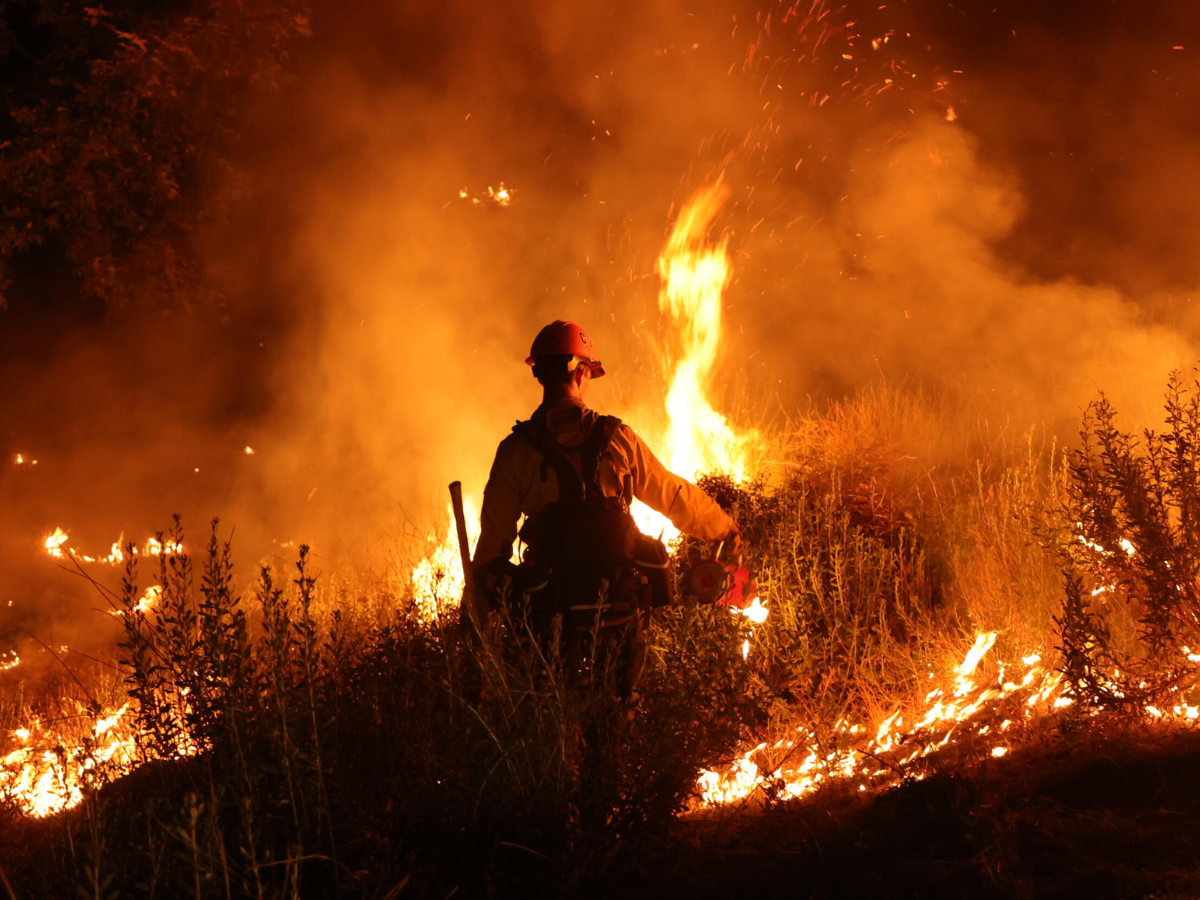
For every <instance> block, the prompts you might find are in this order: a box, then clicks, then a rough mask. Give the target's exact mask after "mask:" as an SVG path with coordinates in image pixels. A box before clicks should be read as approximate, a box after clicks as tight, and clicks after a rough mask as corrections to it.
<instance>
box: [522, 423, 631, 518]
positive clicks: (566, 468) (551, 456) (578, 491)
mask: <svg viewBox="0 0 1200 900" xmlns="http://www.w3.org/2000/svg"><path fill="white" fill-rule="evenodd" d="M620 427H621V420H620V419H618V418H617V417H616V416H602V417H601V418H600V420H599V421H598V422H597V423H596V425H595V427H594V428H593V429H592V433H591V434H590V435H588V439H587V440H586V441H584V442H583V443H582V444H580V445H579V447H578V448H577V449H578V452H579V461H580V467H579V468H576V467H575V462H574V460H572V459H571V455H570V453H569V452H568V451H567V449H566V448H564V447H563V446H562V444H560V443H559V442H558V441H556V440H555V439H554V436H553V435H552V434H551V433H550V429H549V428H547V427H546V423H545V422H544V421H539V420H532V419H531V420H529V421H527V422H518V423H517V424H516V425H514V426H513V434H515V435H517V437H519V438H521V439H522V440H523V441H525V442H526V443H527V444H529V446H531V447H533V449H534V450H536V451H537V452H538V453H540V454H541V456H542V460H543V463H544V464H545V465H548V466H550V468H552V469H554V474H555V475H556V476H558V492H559V497H560V499H566V500H575V501H576V502H578V503H579V504H581V505H582V504H583V503H586V502H587V501H588V500H589V499H590V498H592V497H599V496H600V487H599V485H598V484H597V483H596V477H597V475H598V474H599V471H600V460H601V459H603V458H604V454H605V453H606V452H607V451H608V446H609V444H611V443H612V439H613V436H614V435H615V434H616V433H617V429H618V428H620ZM580 469H582V472H580Z"/></svg>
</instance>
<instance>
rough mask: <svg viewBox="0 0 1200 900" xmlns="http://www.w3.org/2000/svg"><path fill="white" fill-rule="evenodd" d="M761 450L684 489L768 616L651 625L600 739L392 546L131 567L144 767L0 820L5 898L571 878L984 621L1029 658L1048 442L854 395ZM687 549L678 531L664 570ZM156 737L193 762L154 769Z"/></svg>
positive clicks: (909, 678) (886, 693)
mask: <svg viewBox="0 0 1200 900" xmlns="http://www.w3.org/2000/svg"><path fill="white" fill-rule="evenodd" d="M964 423H966V424H964ZM770 445H771V447H772V450H771V456H772V458H773V459H774V466H773V469H772V477H771V478H770V480H769V481H764V482H761V483H757V484H751V485H748V486H746V485H744V486H735V485H733V484H731V483H729V482H728V481H723V480H721V479H713V480H710V481H709V482H707V484H706V487H707V488H708V489H709V490H710V491H712V492H713V493H714V494H715V495H717V496H718V497H719V498H720V499H721V501H722V502H724V503H725V504H726V505H728V506H730V507H731V508H732V510H733V512H734V514H735V517H736V518H737V519H738V520H739V522H740V523H741V525H742V527H743V529H744V532H745V535H746V539H747V548H748V559H749V562H750V564H751V566H752V567H753V568H754V569H755V570H756V571H757V572H758V574H759V577H760V580H761V583H762V585H763V587H764V590H765V595H766V596H767V598H768V600H769V603H770V607H771V616H770V618H769V619H768V621H767V623H766V624H764V625H762V626H758V627H756V628H755V629H754V635H753V645H754V649H753V652H752V653H751V654H750V656H749V658H748V659H747V660H743V658H742V645H743V641H745V640H746V639H747V638H748V637H750V630H751V626H750V624H749V623H748V622H746V621H745V620H742V619H741V618H740V617H735V616H731V615H729V613H728V612H726V611H723V610H715V609H695V608H677V609H671V610H666V611H663V612H661V613H659V614H656V619H655V623H654V626H653V630H652V635H651V643H652V652H651V655H650V665H649V669H648V671H647V674H646V677H645V680H644V682H643V686H642V689H641V692H642V694H643V695H644V700H643V703H642V705H641V707H640V708H639V709H638V711H637V713H636V715H635V717H634V719H633V721H632V723H629V724H626V723H625V722H624V721H623V720H622V717H621V716H615V715H614V707H613V703H612V700H611V698H612V696H613V694H614V689H613V685H612V680H611V672H610V671H609V670H608V668H607V667H606V666H605V665H604V664H603V662H602V661H601V663H600V664H598V665H597V666H596V667H594V668H593V669H591V670H590V671H589V674H588V675H587V677H585V678H582V679H568V678H567V673H565V672H564V670H563V661H562V658H561V654H560V653H558V652H557V648H555V647H545V646H542V645H540V644H539V643H538V642H537V641H536V640H534V639H533V637H532V635H531V634H530V631H529V629H528V626H527V625H526V623H525V622H524V620H523V618H522V616H521V614H520V613H519V612H514V613H513V614H512V615H511V616H510V617H508V618H507V619H505V620H504V621H502V622H500V623H497V624H496V625H495V627H494V628H493V629H492V631H490V632H489V634H487V635H485V636H484V638H483V639H482V640H478V639H475V640H465V639H464V638H463V636H462V634H461V633H460V631H459V630H458V628H457V627H456V626H455V625H452V624H450V622H449V621H448V620H447V619H441V620H436V621H429V620H428V619H422V618H421V616H419V615H417V614H416V612H417V611H416V610H415V609H414V607H413V604H412V598H411V593H410V591H409V589H408V585H407V582H406V580H405V579H406V574H407V572H408V571H410V570H411V565H412V561H413V557H412V555H411V554H412V553H413V552H414V550H413V549H411V545H410V546H409V547H404V548H401V549H400V550H398V551H397V554H396V556H395V557H394V559H393V560H392V564H391V565H390V566H389V567H388V569H387V570H385V571H384V572H383V573H382V574H380V573H375V574H366V575H364V574H353V573H338V574H335V575H332V576H324V577H323V578H322V579H320V580H318V581H316V582H314V581H313V580H312V578H311V574H310V572H309V568H308V564H307V562H306V561H305V559H304V557H303V556H302V557H301V567H300V568H299V569H296V570H294V571H292V572H290V573H286V574H285V573H280V572H273V571H270V570H265V571H264V572H263V573H262V577H261V578H260V580H259V584H258V585H257V586H256V587H255V588H254V589H253V590H252V591H251V592H249V593H248V594H247V595H246V596H244V597H243V596H239V595H238V593H237V592H236V591H235V590H234V586H233V584H232V582H231V580H230V578H229V572H230V571H231V569H230V557H229V554H230V553H231V549H230V548H229V547H228V546H227V545H225V544H224V543H222V541H221V540H220V539H219V538H218V537H217V536H216V535H217V533H216V532H214V538H213V541H212V542H211V543H210V544H209V546H208V549H207V551H206V553H204V554H201V555H200V557H199V558H197V559H196V560H194V561H191V562H184V561H182V560H179V559H176V560H174V561H171V560H168V561H167V563H166V568H164V569H163V570H162V571H160V572H159V575H158V578H159V580H160V581H161V582H162V584H163V586H164V591H165V593H164V597H165V601H164V605H163V607H162V610H161V611H160V612H159V613H156V614H152V615H150V616H148V617H141V618H139V616H138V615H137V614H131V615H129V616H128V618H127V621H128V623H129V629H128V631H127V636H126V641H125V643H126V647H125V650H124V653H123V654H122V658H123V659H124V660H125V661H126V669H127V671H128V672H129V679H130V680H129V682H128V683H129V686H130V687H131V688H132V689H133V691H134V694H135V696H138V697H140V698H141V699H142V705H141V715H142V720H141V723H140V725H141V727H140V729H139V732H140V735H141V737H140V744H139V748H140V750H139V752H140V753H141V754H142V756H143V757H144V759H145V760H146V764H145V765H144V766H143V767H142V768H141V769H140V770H139V771H138V772H137V773H135V774H134V775H133V776H130V777H126V778H124V779H121V780H119V781H116V782H115V783H113V784H110V785H107V786H102V785H97V786H96V787H95V789H93V790H89V792H88V794H87V797H86V799H85V801H84V803H83V804H82V805H81V806H80V807H79V808H78V809H77V810H76V811H74V812H73V813H70V814H68V815H64V816H62V817H59V818H58V819H56V820H51V821H47V822H41V823H37V822H30V821H28V820H23V819H21V818H20V817H18V816H15V815H13V814H12V812H11V811H10V812H9V813H8V814H7V816H5V815H4V814H2V813H0V866H2V867H3V868H4V870H5V871H6V872H7V873H8V875H9V879H10V880H11V881H12V882H13V886H14V889H15V890H16V891H17V893H18V895H20V896H34V895H36V896H63V897H66V896H68V895H70V896H74V894H75V892H76V888H77V887H78V886H80V885H83V886H84V887H85V888H86V892H87V896H97V897H99V896H109V895H112V896H119V895H125V894H128V893H131V892H137V893H142V894H154V895H157V896H162V897H168V896H188V895H202V896H220V897H244V896H245V897H255V898H266V897H283V896H304V897H321V896H364V897H385V896H387V897H397V896H431V897H433V896H436V897H445V896H446V895H447V894H448V893H450V892H452V891H454V890H456V889H457V890H461V891H463V892H464V894H469V895H511V894H512V893H514V892H517V891H521V892H525V893H528V894H538V893H561V892H573V891H580V890H585V889H586V888H588V887H589V886H590V887H592V888H595V887H596V885H599V884H603V883H604V882H603V881H598V880H597V879H598V878H603V877H612V873H615V872H620V871H626V870H629V868H630V867H631V866H634V867H636V865H637V860H640V859H644V858H645V854H646V853H648V852H649V850H648V848H651V847H656V848H660V849H661V847H663V846H665V845H664V843H663V842H664V841H667V840H668V838H669V836H670V835H671V833H672V826H673V823H674V822H675V821H676V817H677V815H678V813H679V812H680V811H681V810H683V809H685V808H686V807H688V805H689V804H690V803H692V801H693V793H694V790H695V785H696V781H697V777H698V775H699V773H700V772H701V771H702V770H704V769H706V768H710V767H713V766H718V765H720V764H722V763H727V762H729V761H730V760H732V759H734V758H736V757H738V756H740V755H741V753H743V752H744V750H745V749H746V748H747V747H750V746H754V744H756V743H757V742H758V741H760V740H767V741H770V740H774V739H775V738H776V737H778V736H781V735H784V734H786V733H795V731H796V730H797V729H805V730H807V731H808V732H811V733H813V734H815V735H817V736H818V739H819V740H821V741H826V742H829V743H830V744H833V743H836V741H837V736H836V731H837V729H838V727H839V723H844V722H845V721H850V720H852V721H858V722H862V723H867V724H870V723H878V722H879V721H881V720H882V719H884V718H885V717H886V716H888V715H890V714H891V713H893V712H895V711H896V710H897V709H915V708H917V707H918V706H919V705H920V703H921V701H922V699H923V697H924V694H925V692H926V691H927V689H928V679H929V673H930V672H939V673H945V672H949V671H951V670H952V668H953V666H955V665H956V664H957V663H958V662H959V660H960V659H961V656H962V653H963V649H964V647H965V646H969V645H970V644H971V642H972V640H973V639H974V636H975V634H976V632H979V631H999V632H1000V636H999V638H998V643H997V648H999V649H1000V650H1001V651H1002V652H1003V654H1004V656H1005V658H1008V659H1012V658H1014V657H1016V656H1019V655H1021V654H1024V653H1028V652H1030V651H1032V650H1040V651H1041V652H1042V654H1043V655H1044V656H1049V655H1050V654H1051V653H1052V650H1053V647H1054V646H1055V641H1056V634H1055V625H1054V621H1053V616H1054V615H1056V614H1057V613H1058V611H1059V610H1060V608H1061V596H1062V593H1061V582H1060V576H1059V559H1058V557H1056V556H1055V555H1054V554H1053V553H1052V552H1048V551H1047V549H1046V548H1047V546H1049V545H1050V544H1051V543H1052V542H1051V540H1050V538H1049V537H1048V536H1050V535H1052V534H1054V533H1057V531H1059V530H1061V527H1062V522H1063V520H1062V509H1063V498H1064V491H1065V486H1066V480H1065V478H1066V476H1065V472H1064V469H1063V466H1062V462H1061V459H1060V456H1059V454H1058V453H1057V452H1056V450H1055V448H1054V447H1053V446H1052V445H1043V444H1041V443H1040V442H1039V441H1037V440H1033V439H1029V438H1022V439H1020V440H1018V441H1015V442H1014V443H1013V444H1012V445H1009V444H1008V443H1006V442H1005V440H1003V439H997V438H994V437H992V436H989V435H988V434H987V432H986V429H984V428H982V427H981V426H980V425H979V424H978V419H977V418H975V417H972V416H971V415H970V414H969V413H968V412H967V411H965V410H962V409H959V408H956V407H955V406H954V404H952V403H951V402H950V401H949V400H946V399H944V398H930V397H925V396H922V395H920V394H915V393H911V392H904V391H897V390H890V389H882V388H881V389H878V390H875V391H872V392H868V393H865V394H863V395H861V396H860V397H858V398H856V399H854V400H850V401H847V402H845V403H842V404H838V405H834V406H832V407H831V408H829V409H827V410H822V411H820V412H819V413H813V414H810V415H806V416H802V417H799V418H797V419H795V420H793V421H792V422H791V423H790V426H789V427H788V428H787V429H786V430H782V431H780V432H779V433H776V434H774V435H773V436H772V437H771V441H770ZM438 533H441V529H440V528H439V530H438ZM422 546H424V544H423V538H421V537H419V536H418V539H417V541H416V543H415V547H416V551H415V552H419V551H420V549H421V547H422ZM700 552H701V548H699V547H698V546H696V545H694V544H689V543H685V544H684V545H683V547H682V548H681V551H680V554H679V559H680V561H681V564H682V563H684V562H686V561H687V560H689V559H692V558H694V557H695V556H696V555H697V554H698V553H700ZM192 565H194V566H195V569H194V570H193V569H192V568H191V566H192ZM131 575H132V573H131ZM133 581H134V579H133V578H132V577H131V579H130V584H129V585H128V587H127V589H126V591H125V594H124V598H123V601H122V602H123V603H124V604H125V605H126V607H127V608H128V607H130V606H131V604H132V602H133V598H135V597H137V596H139V594H138V587H137V586H136V585H134V584H133ZM164 699H166V700H169V701H170V702H169V703H167V704H166V705H165V706H164V705H162V704H161V703H160V701H161V700H164ZM0 715H2V716H3V718H2V719H0V725H6V724H8V723H12V722H14V721H16V720H17V719H19V718H20V717H22V716H26V715H28V709H27V708H26V707H24V706H18V705H12V704H10V705H8V706H0ZM14 717H15V718H14ZM184 745H186V746H189V747H191V748H192V749H194V750H196V751H198V752H197V755H195V756H192V757H190V758H188V759H185V760H168V759H166V758H167V757H170V756H172V755H173V753H172V749H171V748H177V747H180V746H184ZM970 749H971V748H969V747H964V748H963V749H962V751H961V754H960V756H959V757H958V758H957V759H958V760H961V761H962V762H963V763H964V764H965V762H966V760H967V759H968V757H969V752H970ZM2 751H3V747H0V752H2ZM777 762H778V760H775V761H771V762H770V764H771V765H774V764H776V763H777ZM954 764H955V765H957V764H958V762H955V763H954ZM835 793H836V792H835ZM830 796H832V794H831V795H830ZM4 838H8V839H7V840H4ZM19 847H24V848H25V849H23V850H22V849H17V848H19Z"/></svg>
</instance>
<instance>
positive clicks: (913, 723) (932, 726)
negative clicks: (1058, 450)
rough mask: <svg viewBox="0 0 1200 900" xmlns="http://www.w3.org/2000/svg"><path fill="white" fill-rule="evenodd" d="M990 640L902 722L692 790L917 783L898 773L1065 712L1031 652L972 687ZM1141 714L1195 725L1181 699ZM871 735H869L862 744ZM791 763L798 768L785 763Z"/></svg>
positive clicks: (814, 743) (840, 735) (786, 792)
mask: <svg viewBox="0 0 1200 900" xmlns="http://www.w3.org/2000/svg"><path fill="white" fill-rule="evenodd" d="M996 637H997V632H985V633H982V634H979V635H977V636H976V638H975V643H974V644H973V645H972V646H971V647H970V649H969V650H967V652H966V654H965V656H964V657H963V660H962V662H961V663H959V664H958V665H957V666H955V667H954V668H953V670H952V671H951V673H950V674H951V675H952V676H953V677H952V678H944V679H943V683H944V685H945V686H944V687H938V688H935V689H933V690H932V691H930V692H929V693H928V694H927V695H926V696H925V703H926V704H927V705H926V707H925V708H924V710H923V711H922V712H920V713H919V714H917V715H912V716H907V717H906V716H905V715H903V714H902V713H901V712H899V711H897V712H894V713H892V715H890V716H888V717H887V718H886V719H884V720H883V721H882V722H881V723H880V724H879V725H878V726H876V727H875V728H874V729H871V728H868V727H866V726H865V725H863V724H849V723H847V722H845V721H843V722H839V723H838V724H837V726H836V727H835V728H834V741H833V749H830V743H831V742H830V740H829V738H828V737H827V738H825V740H824V741H818V740H817V737H816V735H814V734H812V733H811V732H807V731H804V730H800V731H799V732H798V733H797V736H796V737H795V738H789V739H783V740H780V741H777V742H776V743H775V744H773V745H770V746H769V747H768V744H767V743H760V744H758V745H757V746H755V747H754V748H753V749H751V750H749V751H746V752H745V753H744V754H743V755H742V756H741V757H740V758H738V759H736V760H734V762H733V763H732V764H731V765H730V766H729V767H728V768H727V769H726V770H725V771H722V772H717V771H714V770H708V771H705V772H703V773H702V774H701V776H700V778H699V781H698V783H697V785H696V787H697V791H698V794H699V796H700V802H701V804H702V805H704V806H721V805H725V804H729V803H736V802H742V801H745V800H747V799H749V798H750V797H751V796H752V795H753V794H755V793H756V792H757V791H759V790H763V791H769V792H770V793H771V795H772V796H774V797H777V798H778V799H783V800H786V799H794V798H797V797H803V796H806V795H808V794H810V793H812V792H813V791H815V790H816V789H817V788H819V787H822V786H823V785H826V784H828V783H830V782H831V781H834V780H842V781H854V780H857V781H858V782H859V790H866V789H868V788H874V789H879V788H887V787H890V786H893V785H895V784H898V783H899V782H900V780H901V778H902V777H905V776H907V777H909V778H913V779H916V780H920V779H921V778H923V777H924V776H923V775H922V774H920V773H915V774H914V773H906V771H905V769H906V767H908V766H911V765H913V764H914V763H916V762H918V761H919V760H921V759H924V758H926V757H929V756H932V755H934V754H936V753H939V752H941V751H943V750H945V749H946V748H947V747H950V746H954V745H958V744H961V743H963V742H965V741H967V740H970V739H972V738H975V739H981V738H985V737H987V736H989V735H992V734H994V733H999V734H1004V733H1008V732H1010V731H1011V729H1012V728H1013V726H1014V725H1015V724H1016V723H1018V722H1022V723H1030V722H1032V721H1034V720H1036V719H1037V718H1039V717H1041V716H1044V715H1046V714H1048V713H1051V712H1053V711H1054V710H1058V709H1062V708H1064V707H1067V706H1070V705H1071V703H1072V702H1073V701H1072V699H1071V698H1070V697H1068V696H1066V684H1065V683H1064V681H1063V677H1062V673H1061V672H1058V671H1055V670H1054V669H1052V668H1049V667H1047V666H1044V665H1041V661H1042V658H1041V655H1040V654H1039V653H1029V654H1027V655H1025V656H1023V657H1021V666H1022V667H1023V668H1024V673H1023V674H1022V676H1021V678H1020V679H1019V680H1009V679H1006V678H1005V673H1006V672H1007V671H1008V670H1009V668H1010V667H1009V666H1007V665H1006V664H1005V663H1003V662H1000V663H998V664H997V671H998V675H997V676H996V678H995V679H994V680H992V681H990V682H989V683H986V684H983V685H982V686H980V685H976V683H975V681H974V678H973V676H974V674H975V672H976V671H977V669H978V667H979V665H980V663H981V662H982V661H983V659H984V658H985V657H986V656H987V654H988V653H989V652H991V650H992V648H993V647H994V646H995V643H996ZM930 677H931V678H933V677H934V676H933V675H932V674H931V676H930ZM1146 713H1147V714H1148V715H1150V716H1152V717H1153V718H1155V719H1157V720H1165V719H1170V720H1174V721H1176V722H1185V723H1186V722H1193V721H1195V720H1197V719H1200V706H1197V705H1189V704H1188V702H1187V701H1186V700H1185V701H1182V702H1181V703H1179V704H1177V705H1175V706H1174V707H1172V709H1171V710H1170V711H1169V712H1166V713H1164V712H1163V711H1162V710H1159V709H1156V708H1155V707H1147V708H1146ZM997 719H1000V720H1001V721H999V722H997ZM906 722H908V723H910V724H907V725H906ZM872 733H873V734H874V736H873V737H871V738H870V739H869V740H866V736H867V735H869V734H872ZM768 750H769V752H768V753H767V754H763V751H768ZM1010 750H1011V747H1010V746H1009V745H1008V744H995V745H992V746H991V747H990V749H988V751H987V753H988V754H989V755H990V756H991V757H993V758H996V759H999V758H1000V757H1003V756H1005V755H1007V754H1008V753H1009V752H1010ZM759 754H763V756H762V757H760V756H759ZM772 754H774V755H775V756H776V758H778V756H779V755H780V754H782V756H783V762H782V763H779V764H776V765H775V766H774V767H772V768H769V769H767V770H766V771H764V770H763V769H762V768H761V767H760V765H759V762H763V763H765V762H766V759H765V758H763V757H769V756H770V755H772ZM756 758H757V759H758V761H756ZM795 758H800V759H801V762H800V763H799V764H789V763H788V760H791V759H795Z"/></svg>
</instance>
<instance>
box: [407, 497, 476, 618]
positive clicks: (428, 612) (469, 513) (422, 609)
mask: <svg viewBox="0 0 1200 900" xmlns="http://www.w3.org/2000/svg"><path fill="white" fill-rule="evenodd" d="M447 510H449V513H450V525H449V528H448V529H447V531H446V536H445V537H444V538H439V537H438V536H437V535H436V534H430V535H429V536H428V537H426V541H427V542H428V544H429V545H430V547H429V551H428V552H427V553H426V555H425V557H424V558H423V559H422V560H421V561H420V562H418V563H417V564H416V565H415V566H413V569H412V572H411V574H410V575H409V584H410V585H411V586H412V592H413V600H414V601H415V602H416V606H417V610H418V615H420V617H421V618H422V619H423V620H426V621H431V620H434V619H437V618H439V617H440V616H442V615H443V614H445V613H448V612H451V611H453V610H455V609H457V608H458V604H459V601H460V600H461V599H462V594H463V585H464V582H463V568H462V554H461V551H460V550H459V547H458V532H457V530H456V528H455V524H454V510H453V508H452V507H449V506H447ZM463 511H464V512H465V514H466V518H467V535H468V537H469V538H470V544H471V552H472V553H474V552H475V542H476V541H478V540H479V509H478V507H477V506H476V504H475V502H474V500H472V498H470V497H464V498H463Z"/></svg>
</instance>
